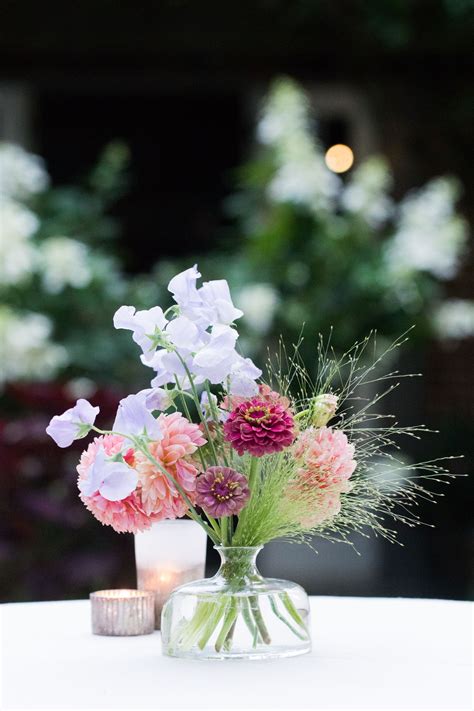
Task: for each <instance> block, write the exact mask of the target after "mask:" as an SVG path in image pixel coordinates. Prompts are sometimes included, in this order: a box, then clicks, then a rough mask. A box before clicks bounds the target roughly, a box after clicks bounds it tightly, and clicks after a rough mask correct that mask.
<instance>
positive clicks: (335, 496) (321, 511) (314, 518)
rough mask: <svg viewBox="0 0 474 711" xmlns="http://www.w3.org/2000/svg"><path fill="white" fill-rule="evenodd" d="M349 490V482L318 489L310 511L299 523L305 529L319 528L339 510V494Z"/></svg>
mask: <svg viewBox="0 0 474 711" xmlns="http://www.w3.org/2000/svg"><path fill="white" fill-rule="evenodd" d="M350 490H351V485H350V483H349V482H347V481H346V482H344V483H343V484H338V485H337V484H335V485H333V486H331V487H329V488H328V489H320V490H319V491H318V493H317V495H316V496H315V497H314V500H313V502H312V505H311V510H310V511H309V512H308V513H307V514H306V515H305V516H303V517H302V519H301V523H302V524H303V526H305V527H306V528H314V527H315V526H320V525H321V524H322V523H325V522H326V521H328V520H329V519H331V518H334V516H337V514H338V513H339V512H340V510H341V494H342V493H344V492H348V491H350Z"/></svg>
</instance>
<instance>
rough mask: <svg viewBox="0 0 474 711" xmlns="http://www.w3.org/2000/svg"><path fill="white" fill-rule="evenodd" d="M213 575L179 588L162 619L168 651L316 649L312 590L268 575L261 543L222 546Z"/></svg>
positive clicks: (214, 654) (233, 654) (228, 655)
mask: <svg viewBox="0 0 474 711" xmlns="http://www.w3.org/2000/svg"><path fill="white" fill-rule="evenodd" d="M216 548H217V550H218V551H219V553H220V556H221V567H220V569H219V571H218V572H217V574H216V575H215V576H214V577H213V578H208V579H206V580H198V581H196V582H192V583H188V584H186V585H182V586H181V587H179V588H177V589H176V590H175V591H174V592H173V593H172V594H171V597H170V598H169V599H168V601H167V602H166V604H165V606H164V608H163V613H162V618H161V634H162V641H163V654H165V655H167V656H170V657H185V658H191V659H271V658H279V657H292V656H296V655H298V654H305V653H306V652H309V651H310V650H311V637H310V611H309V600H308V596H307V594H306V592H305V591H304V590H303V588H302V587H301V586H300V585H297V584H296V583H291V582H288V581H286V580H277V579H274V578H264V577H262V575H260V573H259V571H258V569H257V566H256V563H255V561H256V558H257V555H258V552H259V551H260V550H261V546H258V547H252V548H250V547H249V548H244V547H227V548H226V547H216Z"/></svg>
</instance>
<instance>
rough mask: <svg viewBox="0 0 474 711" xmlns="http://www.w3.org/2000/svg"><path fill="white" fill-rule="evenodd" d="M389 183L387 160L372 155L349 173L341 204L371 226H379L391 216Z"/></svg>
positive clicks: (390, 185)
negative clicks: (388, 193)
mask: <svg viewBox="0 0 474 711" xmlns="http://www.w3.org/2000/svg"><path fill="white" fill-rule="evenodd" d="M392 182H393V180H392V175H391V172H390V169H389V167H388V165H387V163H386V161H385V160H384V159H383V158H382V157H380V156H372V157H370V158H368V159H367V160H365V161H364V162H363V163H361V165H360V166H359V167H358V168H356V169H355V170H354V171H353V172H352V174H351V176H350V179H349V182H348V184H347V187H346V188H345V189H344V191H343V193H342V195H341V205H342V207H343V208H345V209H346V210H347V212H351V213H353V214H356V215H359V216H360V217H361V218H362V219H364V220H365V221H366V222H367V224H368V225H370V226H371V227H374V228H375V227H379V226H380V225H381V224H383V223H384V222H385V221H386V220H387V219H388V218H389V217H391V215H392V213H393V202H392V200H391V199H390V198H389V196H388V195H387V192H388V191H389V190H390V188H391V187H392Z"/></svg>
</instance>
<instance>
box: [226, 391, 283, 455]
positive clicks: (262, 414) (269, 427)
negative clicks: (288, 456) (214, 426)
mask: <svg viewBox="0 0 474 711" xmlns="http://www.w3.org/2000/svg"><path fill="white" fill-rule="evenodd" d="M224 435H225V438H226V440H227V441H228V442H230V444H231V445H232V447H234V449H236V450H237V452H238V453H239V454H240V455H242V454H243V453H244V452H249V453H250V454H252V455H253V456H255V457H261V456H262V455H263V454H269V453H271V452H280V451H281V450H282V449H285V447H288V446H289V445H290V444H291V443H292V442H293V440H294V437H295V434H294V421H293V416H292V415H291V413H290V412H289V410H288V409H286V408H285V407H283V405H281V404H280V403H278V402H269V401H266V400H262V399H260V398H258V397H256V398H252V399H251V400H246V401H245V402H243V403H241V404H240V405H238V406H237V407H236V408H235V409H234V410H232V412H231V413H230V415H229V417H228V419H227V421H226V422H225V423H224Z"/></svg>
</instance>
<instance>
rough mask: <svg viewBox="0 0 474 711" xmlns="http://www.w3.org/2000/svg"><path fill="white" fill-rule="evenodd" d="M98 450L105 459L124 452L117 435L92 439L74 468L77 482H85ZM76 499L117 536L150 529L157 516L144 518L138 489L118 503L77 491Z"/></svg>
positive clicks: (127, 457) (129, 458) (129, 455)
mask: <svg viewBox="0 0 474 711" xmlns="http://www.w3.org/2000/svg"><path fill="white" fill-rule="evenodd" d="M100 448H103V449H104V451H105V453H106V454H108V455H109V456H112V455H114V454H118V452H121V451H122V450H123V449H124V438H123V437H119V436H118V435H105V436H103V437H96V438H95V439H94V441H93V442H91V444H90V445H89V446H88V448H87V449H86V450H85V451H84V452H83V453H82V455H81V459H80V462H79V464H78V466H77V471H78V474H79V479H78V481H82V480H84V479H87V477H88V475H89V471H90V468H91V466H92V464H93V463H94V461H95V457H96V455H97V452H98V450H99V449H100ZM133 454H134V453H133V450H132V449H128V450H127V451H126V452H125V454H124V458H125V460H126V461H127V463H128V464H132V462H133ZM79 497H80V499H81V501H82V502H83V503H84V505H85V506H86V508H87V509H89V511H90V512H91V513H92V514H93V515H94V516H95V517H96V519H98V520H99V521H100V522H101V523H103V524H104V525H105V526H112V528H113V529H114V530H115V531H117V532H118V533H136V532H137V531H145V530H146V529H147V528H150V526H151V525H152V523H153V522H154V521H158V520H159V518H160V517H159V516H155V515H151V516H150V515H148V514H147V513H146V512H145V510H144V508H143V504H142V500H141V493H140V488H139V487H138V488H137V489H135V491H133V492H132V493H131V494H130V495H129V496H127V497H126V498H125V499H122V500H121V501H109V500H108V499H105V498H104V497H103V496H101V495H100V494H99V492H98V491H97V492H95V493H94V494H92V496H85V495H84V494H83V493H82V492H81V491H80V492H79Z"/></svg>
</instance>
